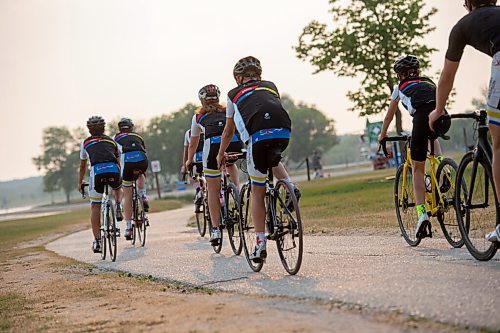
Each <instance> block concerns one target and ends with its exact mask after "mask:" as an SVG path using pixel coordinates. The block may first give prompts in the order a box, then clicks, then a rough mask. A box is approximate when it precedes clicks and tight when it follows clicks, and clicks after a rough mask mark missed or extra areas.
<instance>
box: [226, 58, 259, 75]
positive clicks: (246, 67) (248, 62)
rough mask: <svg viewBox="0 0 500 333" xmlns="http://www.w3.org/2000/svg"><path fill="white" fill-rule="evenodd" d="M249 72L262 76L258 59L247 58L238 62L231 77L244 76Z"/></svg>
mask: <svg viewBox="0 0 500 333" xmlns="http://www.w3.org/2000/svg"><path fill="white" fill-rule="evenodd" d="M250 70H253V71H255V72H256V74H257V75H261V74H262V67H261V66H260V61H259V59H257V58H255V57H252V56H249V57H245V58H242V59H240V60H238V62H237V63H236V65H234V68H233V76H236V75H244V74H245V73H247V72H248V71H250Z"/></svg>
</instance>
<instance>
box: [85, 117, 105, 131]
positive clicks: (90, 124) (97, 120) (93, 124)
mask: <svg viewBox="0 0 500 333" xmlns="http://www.w3.org/2000/svg"><path fill="white" fill-rule="evenodd" d="M105 125H106V122H105V121H104V119H103V118H102V117H100V116H92V117H90V118H89V120H87V128H88V129H91V128H98V127H104V126H105Z"/></svg>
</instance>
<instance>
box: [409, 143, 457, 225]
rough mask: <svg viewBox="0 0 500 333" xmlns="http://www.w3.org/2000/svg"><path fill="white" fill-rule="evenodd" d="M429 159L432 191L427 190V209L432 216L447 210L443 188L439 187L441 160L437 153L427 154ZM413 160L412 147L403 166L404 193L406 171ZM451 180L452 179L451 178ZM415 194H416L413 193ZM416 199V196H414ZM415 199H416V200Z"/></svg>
mask: <svg viewBox="0 0 500 333" xmlns="http://www.w3.org/2000/svg"><path fill="white" fill-rule="evenodd" d="M427 160H428V161H429V164H430V170H429V174H430V177H431V192H430V193H429V192H427V191H425V207H426V211H427V212H429V213H430V216H436V215H437V214H438V213H440V212H444V211H445V204H444V202H443V195H442V193H441V190H440V189H439V186H437V184H438V180H437V176H436V171H437V168H438V166H439V163H440V162H439V160H438V159H437V158H436V156H435V155H430V154H429V155H427ZM411 165H412V161H411V154H410V149H408V148H407V149H406V161H405V164H404V167H403V182H402V193H405V192H406V173H407V171H408V168H409V167H411ZM450 181H451V179H450ZM435 191H437V194H438V197H439V202H436V193H435ZM413 195H414V196H415V194H413ZM413 199H415V198H413ZM414 201H415V200H414Z"/></svg>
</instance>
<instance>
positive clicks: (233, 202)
mask: <svg viewBox="0 0 500 333" xmlns="http://www.w3.org/2000/svg"><path fill="white" fill-rule="evenodd" d="M227 191H228V193H227V200H226V210H227V216H226V229H227V235H228V238H229V243H230V244H231V248H232V249H233V253H234V254H236V255H237V256H238V255H240V254H241V250H242V246H243V245H242V244H241V237H240V224H239V220H240V211H239V205H240V196H239V193H238V188H237V187H236V185H234V184H233V183H229V185H228V187H227Z"/></svg>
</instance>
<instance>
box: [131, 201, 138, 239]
mask: <svg viewBox="0 0 500 333" xmlns="http://www.w3.org/2000/svg"><path fill="white" fill-rule="evenodd" d="M137 216H138V212H137V196H136V195H134V196H133V197H132V240H131V243H132V245H135V240H136V237H137V230H136V226H135V221H136V220H137Z"/></svg>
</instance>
